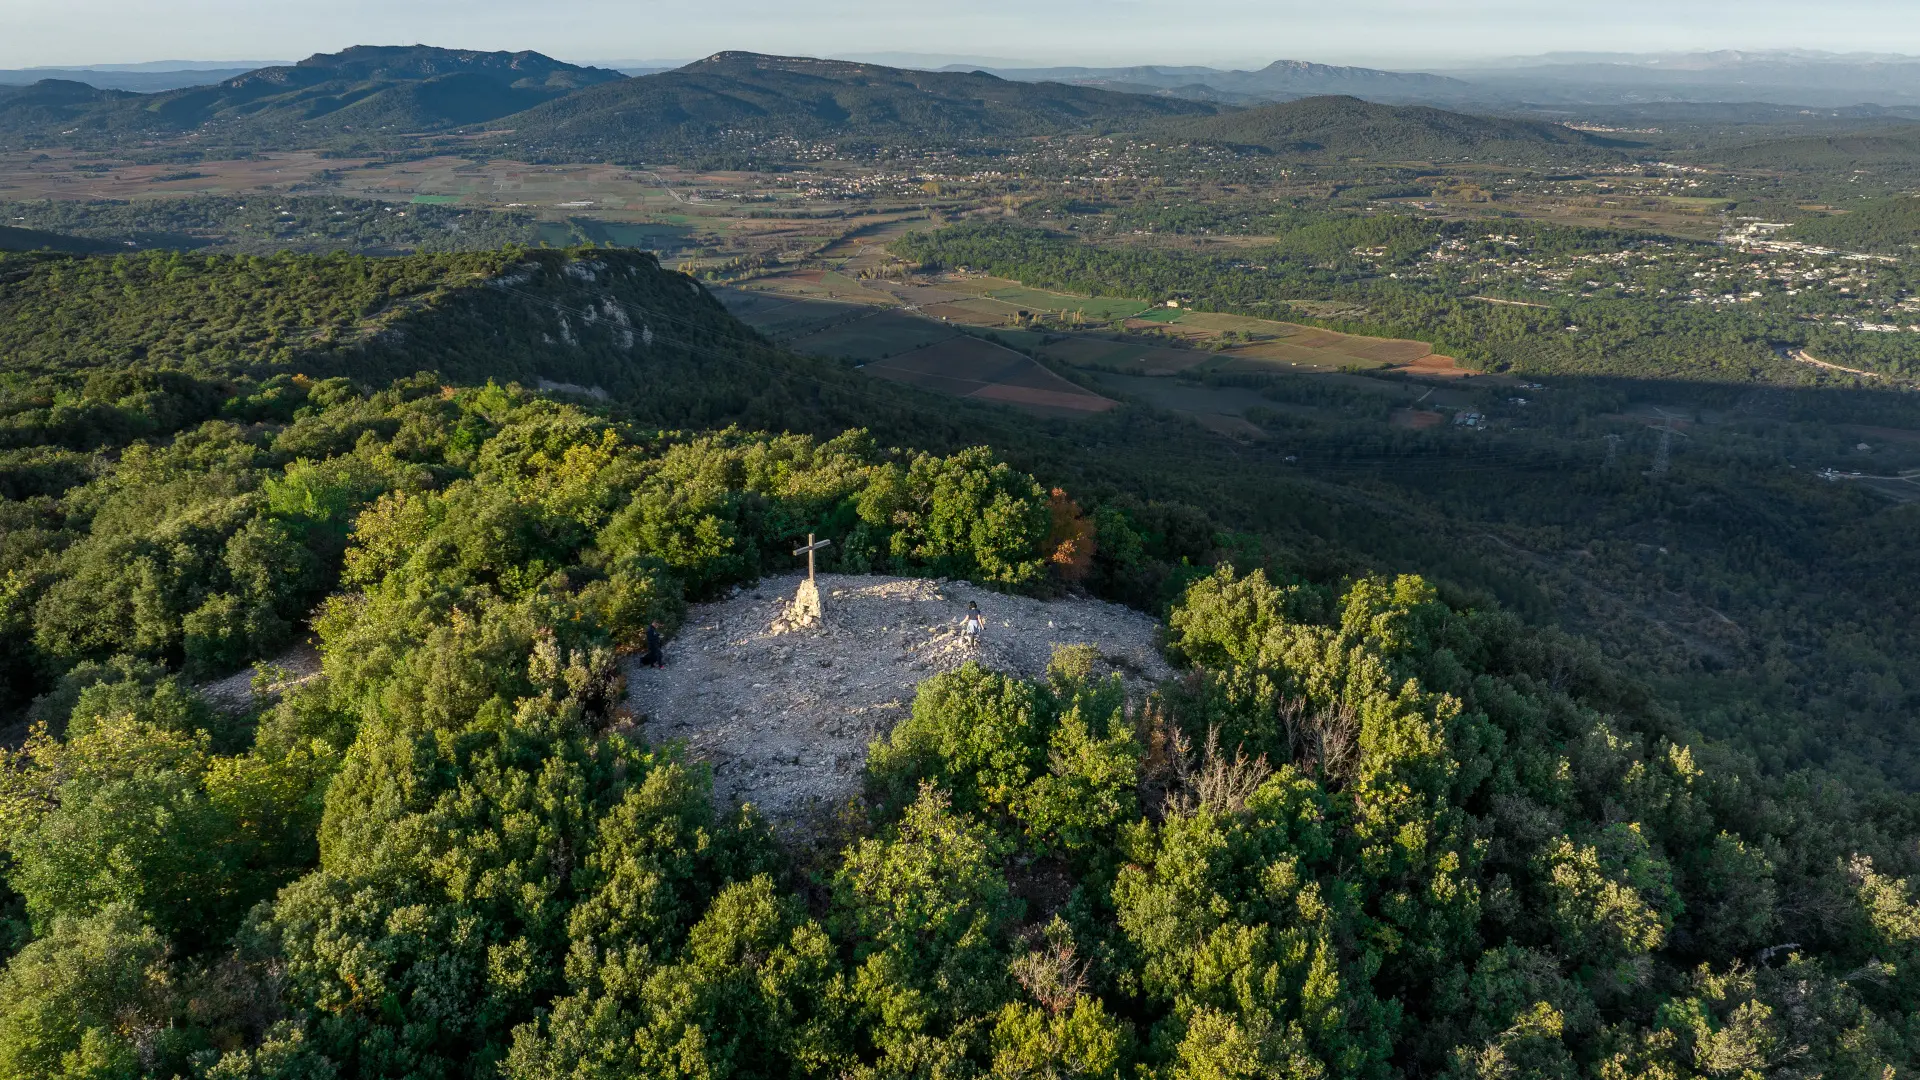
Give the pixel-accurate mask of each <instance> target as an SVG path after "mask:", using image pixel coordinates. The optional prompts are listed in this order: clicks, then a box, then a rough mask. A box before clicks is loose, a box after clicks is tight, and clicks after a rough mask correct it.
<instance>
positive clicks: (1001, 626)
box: [627, 574, 1171, 821]
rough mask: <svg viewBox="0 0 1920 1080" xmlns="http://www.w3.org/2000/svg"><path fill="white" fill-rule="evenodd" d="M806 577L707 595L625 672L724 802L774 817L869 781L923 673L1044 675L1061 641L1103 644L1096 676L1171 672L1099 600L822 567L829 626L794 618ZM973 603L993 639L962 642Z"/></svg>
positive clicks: (646, 710) (1144, 681) (1128, 617)
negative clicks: (649, 661) (792, 609)
mask: <svg viewBox="0 0 1920 1080" xmlns="http://www.w3.org/2000/svg"><path fill="white" fill-rule="evenodd" d="M803 577H804V575H799V574H795V575H792V576H788V577H780V578H768V579H765V580H763V581H762V582H760V584H759V585H758V586H754V587H749V588H744V589H740V590H738V591H736V592H735V593H734V594H733V595H732V596H731V597H730V598H728V599H726V600H722V601H718V602H716V603H711V604H701V605H698V606H696V607H694V608H693V609H692V610H691V611H690V612H689V613H688V615H687V622H686V625H685V626H684V627H683V628H682V630H681V632H680V635H679V637H678V638H676V639H675V640H674V641H672V642H670V643H669V644H668V646H667V666H666V667H665V668H647V667H642V666H641V665H640V664H639V662H638V659H637V658H636V659H634V660H632V661H630V662H629V666H628V670H627V688H628V689H627V705H628V708H629V709H630V710H631V711H632V712H633V713H634V715H635V716H637V717H639V718H640V719H639V722H640V724H641V728H642V734H643V735H644V736H645V737H646V738H647V739H648V740H649V741H652V742H664V741H671V740H684V741H685V742H686V744H687V746H688V749H689V751H690V752H691V753H692V755H693V756H694V757H695V758H698V759H700V760H704V761H707V762H710V763H712V765H713V767H714V796H715V799H716V800H717V801H719V802H720V803H722V804H723V805H731V804H733V803H737V802H751V803H752V804H754V806H755V807H757V808H758V809H759V810H760V811H761V812H762V813H764V814H766V815H767V816H768V817H770V818H772V819H773V820H775V821H792V820H795V819H797V818H799V817H801V816H803V815H804V814H805V813H806V812H807V811H808V810H809V809H810V808H813V807H815V806H820V805H830V804H836V803H839V802H842V801H844V800H845V799H846V798H848V797H849V796H852V795H855V794H857V793H858V792H859V790H860V771H861V769H862V767H863V766H864V765H865V763H866V760H867V744H868V743H869V742H870V741H872V740H873V739H876V738H879V737H881V736H883V735H885V734H886V733H887V732H889V731H891V730H892V729H893V726H894V725H895V724H896V723H898V722H899V721H900V720H901V719H902V718H904V717H905V716H906V715H907V713H908V710H909V708H910V707H911V705H912V703H913V691H914V687H915V686H916V685H918V684H919V683H920V682H921V681H922V680H924V679H926V678H928V677H930V676H932V675H935V674H938V673H939V672H942V671H949V670H951V669H953V668H957V667H959V666H961V665H962V664H965V663H966V662H967V661H969V660H977V661H979V663H980V664H982V665H983V666H985V667H989V668H993V669H995V670H998V671H1004V672H1006V673H1008V674H1011V675H1018V676H1022V677H1026V678H1033V677H1037V676H1039V675H1042V674H1044V673H1045V671H1046V669H1047V663H1048V661H1049V660H1050V659H1051V658H1052V655H1053V647H1054V646H1055V645H1080V644H1086V645H1092V646H1094V647H1095V648H1097V649H1098V650H1099V651H1100V655H1101V656H1102V658H1103V659H1102V662H1101V664H1100V665H1099V666H1098V670H1099V671H1100V672H1102V673H1104V671H1109V670H1110V671H1117V672H1119V673H1120V675H1121V677H1122V678H1123V679H1124V680H1125V681H1126V682H1127V685H1128V687H1129V689H1130V690H1132V691H1135V692H1139V693H1144V692H1145V691H1146V690H1148V689H1150V688H1152V687H1153V686H1154V685H1156V684H1158V683H1159V682H1160V681H1161V680H1163V679H1165V678H1167V677H1168V676H1169V675H1171V671H1170V670H1169V669H1168V667H1167V664H1166V661H1165V660H1164V659H1163V658H1162V657H1161V655H1160V652H1159V649H1158V647H1157V645H1156V638H1157V635H1158V630H1159V627H1158V624H1157V623H1156V622H1155V621H1154V620H1153V619H1152V618H1150V617H1148V616H1146V615H1143V614H1141V613H1139V612H1137V611H1133V610H1130V609H1128V608H1123V607H1119V606H1117V605H1114V604H1107V603H1103V602H1100V601H1097V600H1056V601H1051V602H1042V601H1039V600H1032V599H1028V598H1026V597H1018V596H1006V595H1003V594H1000V593H995V592H989V591H988V590H986V589H981V588H977V587H975V586H973V585H970V584H967V583H966V582H959V581H932V580H927V579H923V578H895V577H870V576H852V575H843V574H822V575H820V577H819V586H820V593H821V596H822V597H823V599H824V600H825V604H826V619H825V620H824V623H823V625H820V626H814V627H807V628H802V629H786V628H785V621H784V620H783V619H782V618H781V616H782V615H783V613H784V612H785V610H786V606H787V604H788V602H789V601H790V600H791V599H792V597H793V595H794V591H795V590H796V589H797V588H798V587H799V584H800V581H801V580H802V578H803ZM969 600H971V601H973V602H975V603H978V604H979V605H980V610H981V611H982V612H984V613H985V615H986V617H987V631H986V634H985V635H984V640H983V641H982V642H981V643H980V644H978V645H975V646H969V645H967V644H965V643H964V642H963V641H962V640H961V638H960V630H959V623H960V617H961V615H962V614H963V613H964V612H965V611H966V609H967V602H968V601H969Z"/></svg>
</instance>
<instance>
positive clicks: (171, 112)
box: [0, 45, 624, 149]
mask: <svg viewBox="0 0 1920 1080" xmlns="http://www.w3.org/2000/svg"><path fill="white" fill-rule="evenodd" d="M622 78H624V76H622V75H621V74H620V73H619V72H616V71H607V70H604V69H599V68H583V67H577V66H575V65H572V64H565V63H561V62H560V61H558V60H554V59H552V58H551V57H547V56H543V55H541V54H540V53H536V52H517V53H508V52H476V51H471V50H464V49H438V48H433V47H430V46H424V45H414V46H366V45H362V46H355V47H353V48H350V49H346V50H344V51H342V52H338V53H323V54H319V55H315V56H310V57H308V58H307V59H305V60H302V61H300V62H299V63H298V64H293V65H290V66H287V67H273V68H261V69H260V70H258V71H250V72H247V73H246V74H244V75H239V76H236V77H234V78H231V79H227V80H226V81H224V82H220V83H216V84H214V85H212V86H191V87H185V88H183V89H179V90H170V91H165V92H162V93H157V94H123V93H110V92H107V91H97V90H93V89H92V88H91V87H81V84H78V83H71V84H48V83H40V84H36V85H35V86H30V87H25V88H22V89H20V90H18V91H11V92H0V134H12V135H16V136H33V137H37V138H40V139H49V138H53V137H56V136H59V137H66V136H74V137H77V138H80V139H82V140H84V139H87V138H89V137H93V136H102V135H120V136H132V135H143V134H144V135H169V134H178V133H182V132H190V131H195V132H201V133H202V134H203V135H205V136H207V137H210V138H215V139H222V140H244V141H246V142H247V143H248V144H249V145H250V146H251V147H253V148H255V149H258V148H260V147H266V146H293V145H315V144H317V143H320V142H324V141H327V140H329V139H333V138H337V137H341V136H359V137H372V136H381V135H397V134H401V133H410V132H423V131H437V130H442V129H445V128H449V127H456V126H459V125H463V124H478V123H483V122H485V121H488V120H492V119H495V118H497V117H500V116H505V115H507V114H508V113H513V112H519V111H521V110H523V109H527V108H531V107H533V106H535V105H538V104H540V103H541V102H544V101H548V100H551V99H553V98H555V97H558V96H561V95H564V94H567V93H570V92H572V91H574V90H577V89H579V88H581V87H585V86H591V85H594V84H596V83H601V82H607V81H611V80H619V79H622ZM74 87H80V89H81V90H85V91H88V92H87V93H81V92H80V90H76V89H73V88H74Z"/></svg>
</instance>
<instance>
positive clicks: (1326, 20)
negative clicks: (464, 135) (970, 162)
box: [0, 0, 1920, 67]
mask: <svg viewBox="0 0 1920 1080" xmlns="http://www.w3.org/2000/svg"><path fill="white" fill-rule="evenodd" d="M1916 8H1920V3H1916V0H1791V2H1789V0H1609V2H1608V3H1604V4H1583V3H1579V2H1578V0H1489V2H1464V3H1462V2H1448V0H963V2H958V3H946V4H940V3H928V2H925V0H920V2H915V0H727V2H720V3H699V2H687V0H672V2H667V0H540V2H528V0H325V2H320V0H0V67H28V66H53V65H60V64H85V63H133V62H139V61H146V60H177V59H191V60H217V59H261V58H272V59H280V58H284V59H297V58H299V57H303V56H307V55H309V54H311V53H315V52H331V51H335V50H338V49H340V48H343V47H345V46H348V45H355V44H412V43H415V42H419V43H425V44H432V45H444V46H449V47H459V48H479V49H537V50H539V51H541V52H545V53H549V54H551V55H554V56H557V57H559V58H561V59H564V60H571V61H574V62H577V63H579V62H591V61H596V60H614V59H640V58H672V57H697V56H703V55H706V54H708V53H712V52H717V51H719V50H721V49H752V50H755V51H759V52H779V53H794V54H805V55H815V56H835V55H846V54H849V53H876V52H892V53H939V54H967V55H979V56H986V57H1006V58H1010V59H1021V60H1035V61H1049V62H1056V63H1095V64H1108V63H1144V62H1161V63H1210V64H1232V65H1235V66H1246V65H1251V64H1257V63H1265V62H1267V61H1269V60H1274V59H1279V58H1287V59H1301V60H1316V61H1321V62H1331V63H1376V64H1382V65H1388V64H1391V65H1398V66H1403V67H1419V66H1426V67H1439V66H1445V64H1447V63H1449V62H1455V61H1459V60H1463V59H1469V58H1478V57H1494V56H1502V55H1513V54H1520V53H1538V52H1546V51H1551V50H1597V49H1610V50H1622V51H1635V52H1640V51H1656V50H1667V49H1691V48H1746V49H1754V48H1788V47H1795V48H1812V49H1829V50H1834V51H1852V50H1871V51H1876V52H1909V53H1920V18H1916V17H1915V16H1916Z"/></svg>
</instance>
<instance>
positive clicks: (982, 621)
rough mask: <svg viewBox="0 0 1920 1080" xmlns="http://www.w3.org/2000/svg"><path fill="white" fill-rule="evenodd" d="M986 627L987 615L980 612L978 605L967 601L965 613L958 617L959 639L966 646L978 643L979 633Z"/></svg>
mask: <svg viewBox="0 0 1920 1080" xmlns="http://www.w3.org/2000/svg"><path fill="white" fill-rule="evenodd" d="M986 629H987V617H986V616H985V615H983V614H981V612H980V605H979V604H976V603H974V602H972V601H968V602H967V613H966V615H964V616H962V617H961V619H960V639H961V640H962V641H964V642H966V644H967V645H968V646H977V645H979V644H980V635H981V634H982V633H983V632H984V631H985V630H986Z"/></svg>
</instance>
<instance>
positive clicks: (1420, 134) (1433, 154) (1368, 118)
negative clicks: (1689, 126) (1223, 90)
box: [1160, 97, 1619, 161]
mask: <svg viewBox="0 0 1920 1080" xmlns="http://www.w3.org/2000/svg"><path fill="white" fill-rule="evenodd" d="M1160 129H1161V130H1164V131H1167V132H1168V133H1170V134H1177V135H1179V136H1180V137H1182V138H1187V139H1193V140H1196V141H1202V142H1214V143H1219V144H1222V145H1227V146H1236V147H1247V148H1256V149H1260V150H1265V151H1267V152H1270V153H1276V154H1299V155H1311V156H1316V157H1338V158H1367V159H1372V160H1381V159H1393V160H1421V161H1459V160H1502V161H1515V160H1521V159H1530V160H1544V159H1549V158H1556V157H1558V158H1567V157H1574V156H1579V157H1587V158H1591V157H1595V156H1599V155H1604V154H1607V153H1610V152H1611V148H1612V147H1614V146H1616V145H1619V144H1616V143H1613V142H1610V141H1608V140H1606V139H1603V138H1601V137H1599V136H1595V135H1591V134H1588V133H1587V132H1583V131H1575V130H1573V129H1572V128H1568V127H1564V126H1562V125H1559V124H1549V123H1541V122H1538V121H1530V120H1507V119H1499V118H1494V117H1485V116H1468V115H1466V114H1463V113H1456V112H1447V111H1445V110H1442V109H1434V108H1428V107H1426V106H1419V105H1401V106H1396V105H1381V104H1378V103H1376V102H1370V101H1361V100H1360V99H1358V98H1353V97H1314V98H1303V99H1301V100H1298V101H1289V102H1282V103H1279V104H1273V105H1262V106H1259V107H1256V108H1250V109H1239V110H1234V111H1232V112H1226V113H1221V114H1219V115H1216V116H1209V117H1204V118H1200V119H1193V120H1186V121H1183V122H1178V123H1166V124H1163V125H1161V128H1160Z"/></svg>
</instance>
